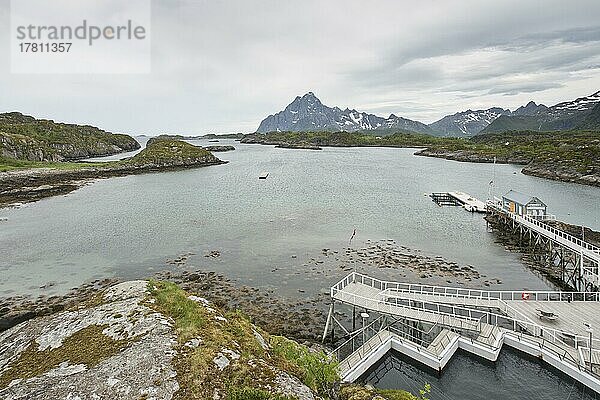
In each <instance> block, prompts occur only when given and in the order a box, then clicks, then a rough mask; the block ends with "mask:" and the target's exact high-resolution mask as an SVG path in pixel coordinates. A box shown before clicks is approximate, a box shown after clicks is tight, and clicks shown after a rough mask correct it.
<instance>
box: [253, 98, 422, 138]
mask: <svg viewBox="0 0 600 400" xmlns="http://www.w3.org/2000/svg"><path fill="white" fill-rule="evenodd" d="M383 129H388V130H397V131H413V132H418V133H431V130H430V129H429V128H428V127H427V125H425V124H423V123H421V122H418V121H412V120H409V119H406V118H401V117H396V116H395V115H393V114H392V115H390V117H389V118H384V117H379V116H377V115H374V114H368V113H365V112H360V111H357V110H356V109H350V108H349V107H346V108H345V109H343V110H342V109H341V108H339V107H328V106H326V105H324V104H323V103H321V101H320V100H319V99H318V98H317V96H315V94H314V93H313V92H308V93H306V94H305V95H303V96H302V97H300V96H297V97H296V98H295V99H294V101H292V102H291V103H290V104H289V105H288V106H287V107H286V108H285V109H284V110H283V111H280V112H278V113H276V114H274V115H270V116H268V117H267V118H265V119H264V120H263V121H262V122H261V123H260V126H259V127H258V129H257V132H259V133H266V132H273V131H292V132H302V131H319V130H321V131H347V132H355V131H361V130H383Z"/></svg>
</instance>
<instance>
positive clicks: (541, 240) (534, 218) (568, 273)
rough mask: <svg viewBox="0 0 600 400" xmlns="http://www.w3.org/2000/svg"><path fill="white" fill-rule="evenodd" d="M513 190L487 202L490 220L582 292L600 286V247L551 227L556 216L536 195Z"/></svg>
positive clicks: (547, 267)
mask: <svg viewBox="0 0 600 400" xmlns="http://www.w3.org/2000/svg"><path fill="white" fill-rule="evenodd" d="M515 193H516V192H514V191H510V192H508V193H507V194H506V195H504V196H503V198H502V199H498V198H496V199H494V200H493V201H488V202H487V204H486V212H487V217H486V219H487V220H488V222H489V221H493V222H494V224H496V226H500V227H501V229H504V230H505V231H508V232H509V233H512V234H513V235H514V236H515V237H517V238H518V239H519V241H520V242H521V243H522V244H525V245H527V246H528V248H529V251H530V254H531V256H532V258H533V259H534V260H535V261H536V262H537V263H538V264H539V265H541V266H542V267H543V268H546V269H547V270H548V271H549V272H553V273H554V274H555V275H558V277H559V279H560V280H561V281H562V282H564V283H565V284H566V285H568V286H570V287H572V288H573V289H575V290H578V291H582V292H585V291H597V290H598V288H599V287H600V247H598V246H596V245H594V244H592V243H589V242H586V241H584V240H582V239H580V238H578V237H575V236H573V235H571V234H569V233H567V232H565V231H562V230H560V229H557V228H555V227H553V226H551V225H550V224H549V223H548V222H549V221H552V220H555V219H556V218H555V217H554V216H553V215H551V214H548V213H547V210H546V205H545V204H544V203H543V202H541V201H540V200H539V199H538V198H536V197H531V196H529V197H524V195H522V194H520V193H517V194H516V195H515Z"/></svg>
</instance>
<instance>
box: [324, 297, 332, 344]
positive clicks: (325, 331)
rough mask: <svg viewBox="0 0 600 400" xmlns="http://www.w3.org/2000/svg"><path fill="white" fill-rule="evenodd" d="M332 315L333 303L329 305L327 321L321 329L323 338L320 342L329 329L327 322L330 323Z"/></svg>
mask: <svg viewBox="0 0 600 400" xmlns="http://www.w3.org/2000/svg"><path fill="white" fill-rule="evenodd" d="M332 316H333V303H331V305H330V306H329V313H328V314H327V321H326V322H325V330H324V331H323V339H322V340H321V342H322V343H325V338H326V337H327V331H328V330H329V324H330V323H331V317H332Z"/></svg>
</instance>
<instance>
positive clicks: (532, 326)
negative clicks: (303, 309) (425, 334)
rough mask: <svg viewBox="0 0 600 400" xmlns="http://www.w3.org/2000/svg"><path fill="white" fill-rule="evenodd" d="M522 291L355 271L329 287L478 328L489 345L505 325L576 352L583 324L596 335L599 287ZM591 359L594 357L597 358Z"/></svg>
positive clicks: (365, 303) (399, 311)
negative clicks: (588, 290)
mask: <svg viewBox="0 0 600 400" xmlns="http://www.w3.org/2000/svg"><path fill="white" fill-rule="evenodd" d="M444 293H445V294H444ZM448 293H450V294H448ZM526 295H527V296H526V298H527V299H519V294H518V293H515V292H509V291H506V292H501V291H489V292H486V291H472V290H469V289H463V288H451V287H433V286H425V285H413V284H407V283H400V282H387V281H380V280H377V279H374V278H371V277H368V276H365V275H361V274H358V273H354V272H353V273H351V274H349V275H348V276H347V277H345V278H344V279H342V280H341V281H340V282H338V284H336V285H335V286H333V287H332V288H331V296H332V298H333V299H334V300H335V301H338V302H342V303H346V304H350V305H353V306H357V307H360V308H364V309H366V310H370V311H375V312H378V313H380V314H385V315H390V316H393V317H397V318H403V319H408V320H413V321H420V322H425V323H429V324H432V325H439V326H442V327H444V328H447V329H452V330H458V331H459V332H460V331H476V332H477V333H478V335H477V339H476V340H477V341H479V342H481V343H483V344H488V345H493V343H494V341H496V340H497V338H498V336H499V335H500V333H501V330H502V329H505V330H512V331H515V332H516V333H519V334H522V333H525V334H527V335H528V336H530V337H531V338H539V339H540V340H541V341H542V342H549V341H551V342H554V343H555V345H556V346H558V347H560V348H561V349H564V351H566V352H569V353H571V354H577V352H578V348H579V347H587V348H589V331H588V327H587V326H586V325H585V324H587V325H589V326H590V327H591V328H592V329H593V331H594V332H597V334H598V336H600V294H599V293H585V296H586V297H584V298H582V299H585V300H580V301H569V300H565V299H570V298H576V299H577V298H580V297H578V296H577V295H578V294H577V293H574V292H528V293H526ZM524 297H525V296H524ZM508 299H510V300H508ZM531 299H535V300H531ZM541 299H544V300H541ZM590 299H591V300H590ZM540 311H544V312H545V313H552V314H554V315H555V316H556V318H555V319H549V318H544V317H541V315H542V313H541V312H540ZM592 346H593V348H595V349H598V350H600V341H599V340H598V339H597V338H593V343H592ZM588 358H589V356H588ZM593 361H594V363H595V358H593ZM598 361H600V356H599V358H598Z"/></svg>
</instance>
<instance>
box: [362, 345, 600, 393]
mask: <svg viewBox="0 0 600 400" xmlns="http://www.w3.org/2000/svg"><path fill="white" fill-rule="evenodd" d="M361 380H362V381H363V382H364V383H370V384H372V385H373V386H375V387H378V388H382V389H397V388H404V389H406V390H409V391H411V392H412V393H418V392H419V389H422V388H423V387H424V385H425V384H426V383H429V384H430V385H431V393H430V395H428V396H427V397H429V398H431V399H447V400H480V399H486V400H506V399H510V400H526V399H536V400H556V399H564V400H567V399H582V400H592V399H597V398H599V397H600V396H599V395H598V394H596V393H595V392H593V391H591V390H590V389H587V388H586V387H584V386H582V385H580V384H578V383H577V382H576V381H574V380H573V379H572V378H569V377H568V376H566V375H563V374H561V373H560V372H558V371H556V370H552V369H549V368H548V367H547V366H546V365H543V364H542V363H541V362H540V361H538V360H535V359H532V358H529V357H525V356H523V355H522V354H521V353H518V352H516V351H513V350H508V349H503V350H502V351H501V352H500V355H499V356H498V360H497V361H496V362H495V363H491V362H487V361H484V360H482V359H480V358H477V357H475V356H471V355H468V354H466V353H461V352H459V353H457V354H456V355H455V356H454V357H453V358H452V359H451V360H450V362H449V363H448V365H447V366H446V369H445V370H444V372H443V373H442V374H441V375H437V374H436V373H434V372H426V371H424V370H423V369H421V368H419V367H417V366H415V365H413V364H412V363H411V361H410V360H408V359H406V358H405V357H404V356H403V355H402V354H400V353H395V352H392V353H389V354H387V355H386V356H385V357H383V358H382V359H381V360H380V361H379V362H377V363H376V364H375V365H374V366H373V367H371V368H370V369H369V370H368V371H367V372H366V373H365V374H364V375H363V376H362V377H361Z"/></svg>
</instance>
